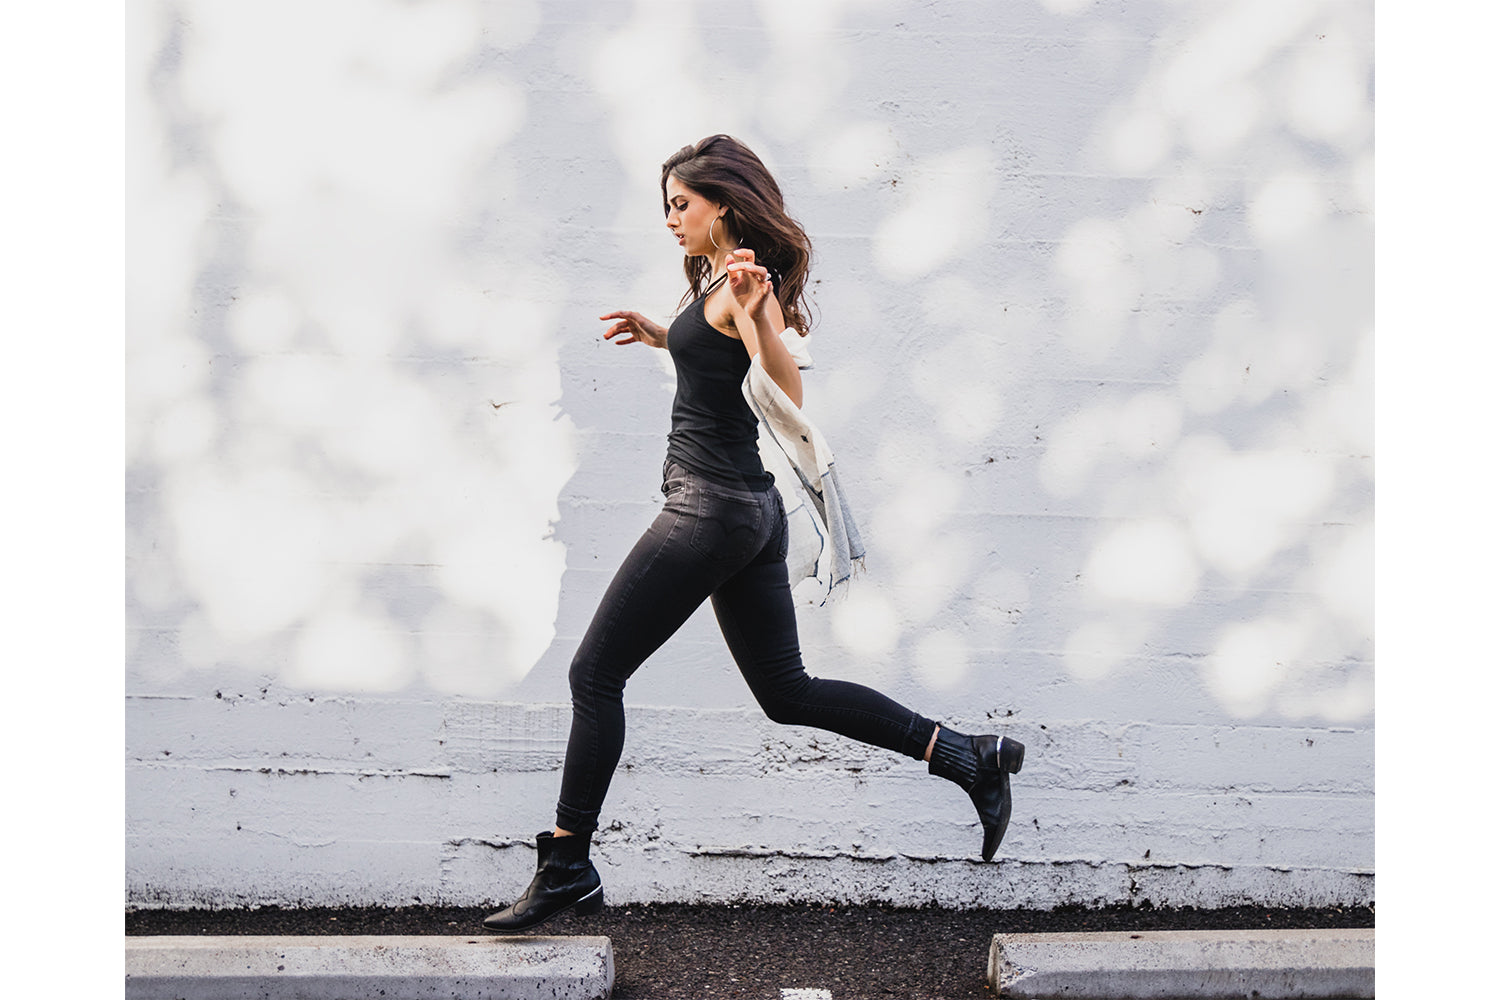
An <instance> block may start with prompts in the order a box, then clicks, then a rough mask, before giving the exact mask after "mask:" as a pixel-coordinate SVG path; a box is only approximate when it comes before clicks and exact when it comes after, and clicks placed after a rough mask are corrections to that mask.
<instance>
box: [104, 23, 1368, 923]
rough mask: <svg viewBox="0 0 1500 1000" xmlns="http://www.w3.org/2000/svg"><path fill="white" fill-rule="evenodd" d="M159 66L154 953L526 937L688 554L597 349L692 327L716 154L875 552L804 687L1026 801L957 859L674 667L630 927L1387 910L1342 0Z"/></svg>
mask: <svg viewBox="0 0 1500 1000" xmlns="http://www.w3.org/2000/svg"><path fill="white" fill-rule="evenodd" d="M130 21H131V23H130V38H129V50H130V69H131V86H130V88H129V99H130V101H131V105H130V118H129V125H130V140H131V142H130V168H131V169H130V185H131V186H130V191H131V197H130V209H131V213H130V217H129V228H130V240H131V258H130V259H131V269H130V275H129V284H130V312H129V331H128V344H127V380H128V403H129V415H128V426H127V437H128V448H129V463H130V464H129V469H128V476H127V484H126V485H127V517H128V550H127V581H128V586H129V593H128V601H129V606H128V608H129V610H128V614H129V617H128V624H129V641H128V663H127V704H126V712H127V716H126V718H127V748H126V750H127V754H126V779H127V824H126V835H127V891H126V894H127V903H129V904H131V905H138V906H169V907H177V906H190V905H243V904H254V903H282V904H290V903H310V904H333V903H353V904H402V903H408V902H412V901H416V900H421V901H424V902H452V903H461V904H465V905H471V904H472V905H476V906H477V905H480V904H483V903H489V902H500V901H502V900H504V899H506V898H507V897H508V896H509V895H511V894H513V893H514V891H515V890H516V889H517V888H518V887H519V886H520V885H521V884H523V883H524V881H525V879H526V877H527V873H528V871H529V869H530V868H531V867H532V865H533V864H534V853H533V851H532V849H531V847H530V845H529V841H530V838H531V837H532V836H533V835H534V834H535V832H536V831H538V830H542V829H545V828H547V827H549V826H550V825H551V822H552V809H553V805H554V803H555V798H556V793H557V782H558V769H559V767H560V764H561V754H562V749H563V745H564V741H565V738H566V733H567V726H568V713H567V709H566V707H565V704H564V703H565V702H566V698H567V689H566V672H567V666H568V661H569V659H570V658H571V656H572V652H573V649H574V647H575V645H576V642H577V640H578V637H579V635H580V634H581V633H582V631H583V630H584V628H585V627H586V625H587V622H588V619H589V616H590V615H591V614H592V612H593V609H594V606H595V604H596V602H597V601H598V598H599V596H600V594H601V593H602V591H603V589H604V587H605V586H606V585H607V583H608V580H609V577H610V574H611V573H612V572H613V570H614V568H615V566H616V565H617V564H618V562H619V561H620V559H621V558H622V557H623V555H624V553H625V552H626V550H627V549H628V548H629V546H630V545H631V544H632V542H633V541H634V539H635V537H636V536H637V535H638V534H639V532H640V531H641V530H642V529H643V528H644V527H645V525H646V524H647V523H649V521H650V519H651V517H652V516H653V515H654V513H655V511H656V510H657V508H658V505H659V503H660V495H659V492H658V490H657V485H658V479H659V475H658V471H659V468H660V464H661V457H662V453H663V450H664V446H665V441H664V438H665V433H666V429H667V417H668V405H669V402H670V396H671V376H670V372H669V371H668V370H667V369H666V368H664V367H663V364H662V362H663V361H664V358H663V356H662V355H660V354H657V353H656V352H650V351H647V350H644V349H639V348H638V349H620V348H617V347H616V346H614V345H611V344H607V343H604V342H603V341H602V340H600V339H599V330H600V327H601V326H602V324H600V323H599V322H598V321H597V319H596V317H597V316H598V315H599V313H601V312H604V311H606V310H609V309H614V308H621V307H628V308H638V309H641V310H642V311H645V312H647V313H648V314H651V315H654V316H656V317H658V318H660V319H665V318H667V317H668V315H669V314H670V312H671V310H672V308H673V307H674V305H675V303H676V301H677V298H678V296H679V294H680V292H681V279H680V271H679V270H678V268H679V264H678V258H677V256H676V250H675V248H674V247H673V246H672V245H671V244H670V243H668V242H667V241H666V234H665V230H664V229H663V228H662V227H661V221H660V216H659V214H658V212H659V196H658V193H657V191H656V173H657V169H658V165H659V164H660V162H661V160H662V159H664V158H665V157H666V156H667V155H669V154H670V153H671V152H672V151H674V150H675V149H676V148H677V147H679V146H681V145H683V144H685V143H687V142H690V141H693V140H695V139H697V138H700V137H701V136H703V135H706V134H709V133H711V132H714V131H727V132H731V133H733V134H737V135H740V136H741V137H743V138H745V139H746V140H747V141H749V142H750V143H751V144H752V145H753V146H754V147H755V148H756V149H757V150H758V151H760V152H761V154H762V155H763V156H764V157H765V158H766V159H767V161H768V162H769V163H770V164H771V166H772V168H773V170H775V172H776V173H777V175H778V177H779V178H780V180H781V182H782V185H783V187H784V189H785V191H786V194H787V197H788V200H789V203H790V205H791V208H792V210H793V212H794V213H795V214H796V215H797V216H798V217H799V218H800V219H801V221H802V222H803V223H804V225H805V226H806V228H807V229H808V231H809V233H810V235H811V236H812V239H813V242H814V250H815V254H816V258H815V271H814V277H815V278H816V279H819V282H820V283H819V284H818V285H817V286H816V288H815V298H816V304H817V310H818V313H819V316H820V319H821V323H820V326H819V327H818V328H817V330H816V332H815V334H814V340H813V351H814V354H815V357H816V359H817V361H818V368H817V369H816V370H815V371H814V372H812V373H810V374H809V377H808V380H807V385H808V397H809V403H808V407H809V410H810V411H811V412H812V413H813V415H814V417H815V419H816V420H817V421H818V422H819V424H820V426H821V427H823V429H824V430H825V432H826V433H827V434H828V436H829V437H830V439H831V440H832V441H833V442H834V443H835V446H836V448H837V450H838V453H839V457H840V463H841V466H842V467H843V472H844V475H845V477H846V479H847V483H848V487H849V490H850V493H851V495H852V496H853V498H854V502H855V505H856V510H857V512H858V513H859V515H860V523H861V527H862V529H863V532H864V534H865V536H866V541H867V543H868V545H869V550H870V551H869V558H868V572H867V573H866V574H865V576H863V577H862V578H860V579H859V580H858V581H857V582H856V585H855V587H854V588H853V589H852V591H851V592H850V594H849V596H848V598H847V600H844V601H842V602H839V603H836V604H830V605H829V606H827V607H823V608H819V607H816V606H814V605H812V604H811V603H809V604H808V605H807V606H806V607H805V608H804V609H803V611H802V613H801V616H800V625H801V630H802V638H803V645H804V652H805V657H806V660H807V662H808V664H809V667H810V669H811V670H812V671H813V672H814V673H816V674H820V675H824V676H836V677H845V678H849V679H855V680H864V681H867V682H870V683H873V684H875V685H876V686H877V687H879V688H881V689H882V690H884V691H886V692H887V693H889V694H891V695H892V696H894V697H896V698H898V699H899V700H902V701H904V702H907V703H909V704H911V705H912V706H913V707H914V708H917V709H918V710H919V711H922V712H924V713H925V714H928V715H931V716H934V717H938V718H942V719H945V720H949V721H951V722H952V723H953V724H954V725H956V726H957V727H959V728H961V729H962V728H966V727H968V728H971V729H974V730H989V731H1004V732H1006V733H1008V734H1010V735H1013V736H1015V737H1018V738H1020V739H1022V740H1023V741H1025V742H1026V744H1027V746H1028V755H1027V763H1026V768H1025V770H1024V771H1023V772H1022V774H1021V775H1020V776H1019V777H1018V778H1017V780H1016V806H1015V810H1016V811H1015V817H1014V819H1013V823H1012V828H1011V833H1010V834H1009V835H1008V836H1007V838H1006V841H1005V845H1004V849H1003V852H1002V854H1003V860H1002V861H1000V862H998V863H996V864H992V865H983V864H980V863H977V861H976V860H975V854H976V852H975V848H976V846H977V843H978V832H977V828H976V825H975V823H974V820H973V817H972V810H971V807H970V806H969V805H968V803H967V800H966V799H965V798H964V796H962V794H961V793H959V792H958V791H957V790H956V789H955V788H953V787H952V786H950V785H947V784H946V783H943V782H939V781H937V780H936V779H932V778H930V777H928V776H927V775H925V773H924V769H923V768H921V767H919V766H917V765H914V764H912V763H911V762H909V761H906V760H904V759H902V758H898V757H895V756H893V755H890V754H887V753H885V752H883V751H878V750H872V749H869V748H866V747H863V746H858V745H854V744H851V743H849V742H848V741H843V740H840V739H838V738H836V737H831V736H827V735H824V734H820V733H814V732H811V731H807V730H794V729H786V728H780V727H777V726H774V725H772V724H771V723H769V722H767V721H766V720H765V719H764V718H763V717H761V715H760V714H759V712H758V710H757V709H756V708H755V706H754V704H753V701H752V700H751V699H750V697H749V695H748V693H747V691H746V690H745V688H744V685H743V683H742V682H741V681H740V679H739V677H738V675H737V673H736V672H735V670H734V668H733V665H732V663H731V662H730V660H729V658H728V655H727V653H726V652H725V651H724V648H723V644H722V641H721V640H720V639H719V637H718V634H717V629H716V627H715V625H714V623H713V621H712V616H711V615H710V614H708V613H707V612H706V611H704V612H700V614H699V615H697V616H695V617H694V619H693V620H692V621H690V622H689V624H688V626H687V627H686V628H685V629H684V630H683V631H682V632H681V633H680V634H679V635H678V636H677V637H676V638H674V640H673V641H672V642H671V643H669V644H668V646H667V647H666V648H664V649H663V650H662V651H661V652H660V653H658V654H657V655H656V656H655V657H653V658H652V660H651V661H650V662H649V663H648V664H647V665H646V666H645V668H643V670H642V671H641V672H640V673H639V674H638V675H637V677H636V678H635V679H633V680H632V682H631V685H630V687H629V688H628V689H627V703H628V706H629V713H630V714H629V720H630V721H629V725H630V734H629V737H628V742H627V746H626V754H625V759H624V761H623V762H622V765H621V770H620V772H619V774H618V775H617V778H616V781H615V784H614V787H613V789H612V791H611V795H610V799H609V801H608V803H607V805H606V811H605V816H604V823H605V829H604V830H603V831H602V832H601V834H600V835H599V838H598V850H597V855H598V860H599V863H600V866H601V868H602V869H603V870H604V875H605V879H606V882H607V883H608V884H609V890H608V891H609V893H610V895H611V898H612V899H615V900H619V901H625V900H668V899H685V900H714V899H737V900H761V899H767V900H802V899H824V898H827V899H835V900H840V901H851V902H853V901H870V900H879V901H885V902H892V903H903V904H908V903H910V904H916V903H926V902H939V903H943V904H945V905H976V904H983V905H1005V906H1022V905H1024V906H1051V905H1056V904H1060V903H1086V904H1097V903H1110V902H1121V901H1127V900H1135V901H1145V900H1150V901H1152V902H1154V903H1156V904H1158V905H1223V904H1231V903H1245V902H1254V903H1263V904H1266V905H1321V904H1345V903H1365V902H1370V901H1373V898H1374V847H1373V841H1374V789H1373V759H1374V751H1373V728H1372V727H1373V710H1372V709H1373V668H1372V661H1373V647H1372V642H1371V634H1372V632H1373V625H1372V621H1371V617H1372V610H1371V586H1372V585H1371V576H1370V568H1371V567H1370V563H1371V551H1370V550H1371V529H1370V525H1371V519H1372V507H1373V502H1372V468H1371V440H1370V439H1371V413H1370V395H1371V367H1370V366H1371V348H1370V344H1371V325H1372V298H1373V293H1372V245H1373V239H1372V218H1371V212H1372V194H1371V174H1372V166H1371V164H1372V160H1371V148H1372V113H1371V111H1372V109H1371V83H1370V72H1371V70H1370V61H1371V36H1372V30H1373V29H1372V12H1371V8H1370V5H1369V4H1368V3H1367V2H1345V0H1322V2H1314V0H1297V2H1290V0H1288V2H1267V0H1255V2H1252V0H1230V2H1221V0H1213V2H1209V0H1202V2H1170V3H1168V2H1160V3H1154V2H1142V3H1132V4H1128V5H1125V4H1098V3H1093V4H1090V3H1084V2H1080V0H1044V2H1021V3H1014V4H989V3H979V2H972V3H970V2H954V3H945V4H928V3H918V2H908V0H884V2H882V0H871V2H852V0H850V2H836V0H803V2H799V3H797V4H791V5H789V4H785V3H779V2H764V3H759V4H754V5H733V6H721V5H704V4H696V3H686V2H657V3H651V2H638V3H637V2H618V3H616V2H604V0H592V2H585V0H578V2H547V3H525V2H495V3H479V2H473V0H465V2H460V0H427V2H424V3H418V4H404V3H394V2H386V0H380V2H369V3H361V4H357V5H349V6H341V5H337V4H329V5H317V6H316V7H315V8H309V7H307V5H304V4H294V3H291V2H289V0H283V2H268V3H258V4H235V3H229V2H214V3H201V4H192V5H178V4H172V3H167V2H151V3H142V4H136V5H132V8H131V11H130ZM354 28H358V30H353V29H354ZM698 67H707V68H706V69H703V70H699V69H698Z"/></svg>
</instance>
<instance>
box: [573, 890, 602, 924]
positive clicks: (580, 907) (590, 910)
mask: <svg viewBox="0 0 1500 1000" xmlns="http://www.w3.org/2000/svg"><path fill="white" fill-rule="evenodd" d="M602 909H604V886H602V885H601V886H600V887H599V888H597V889H595V890H594V891H593V892H591V893H589V894H588V895H587V896H584V897H583V898H582V899H580V900H579V901H578V902H577V903H574V904H573V912H574V913H576V914H578V915H579V916H580V917H591V916H593V915H594V914H596V913H598V912H599V911H600V910H602Z"/></svg>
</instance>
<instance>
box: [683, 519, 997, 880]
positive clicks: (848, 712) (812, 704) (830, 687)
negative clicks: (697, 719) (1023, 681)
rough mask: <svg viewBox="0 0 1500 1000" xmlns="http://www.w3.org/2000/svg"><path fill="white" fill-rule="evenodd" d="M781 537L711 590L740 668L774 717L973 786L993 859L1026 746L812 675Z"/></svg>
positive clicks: (985, 846)
mask: <svg viewBox="0 0 1500 1000" xmlns="http://www.w3.org/2000/svg"><path fill="white" fill-rule="evenodd" d="M785 555H786V552H785V548H784V543H783V542H782V541H781V539H779V538H773V539H772V542H771V543H769V544H768V546H767V549H766V551H764V552H762V553H761V554H760V556H758V557H757V558H756V559H755V560H754V561H752V562H751V563H750V565H748V566H746V567H745V569H743V570H741V571H740V572H738V573H736V574H734V575H733V576H732V577H730V578H729V579H728V580H726V581H725V582H724V583H723V584H722V585H720V587H719V588H718V589H717V590H715V591H714V594H713V606H714V613H715V614H716V615H717V616H718V619H719V627H720V628H721V629H722V630H723V633H724V639H725V641H726V642H728V644H729V649H730V652H731V653H733V654H734V658H735V662H736V663H738V664H739V668H740V672H741V673H742V674H744V676H745V680H746V681H747V682H748V683H749V685H750V690H751V692H752V693H754V695H755V698H756V700H757V701H758V702H760V705H761V707H762V708H764V709H765V712H766V715H767V716H769V717H770V718H771V719H772V720H773V721H775V722H781V723H788V724H792V725H802V726H814V727H817V728H819V729H826V730H829V731H831V732H835V733H839V734H841V735H844V736H848V737H851V738H852V739H856V740H860V741H861V742H864V743H870V744H873V745H875V746H881V747H885V748H886V749H888V750H894V751H896V752H898V753H904V754H906V755H907V756H908V757H912V758H914V759H916V760H926V761H928V762H929V766H928V771H929V772H930V773H932V774H936V775H939V776H941V777H944V778H947V779H949V780H950V781H952V782H954V783H955V784H957V785H958V786H959V787H961V788H962V789H963V790H964V791H965V792H967V793H968V794H969V798H970V801H972V802H973V804H974V807H975V809H976V810H977V811H978V813H979V820H980V824H981V826H982V827H983V829H984V839H983V842H982V844H981V851H980V853H981V855H982V856H983V858H984V860H986V861H988V860H990V859H991V858H992V857H993V856H994V853H995V850H996V849H997V848H998V847H999V844H1000V840H1001V838H1002V837H1003V836H1004V835H1005V829H1006V827H1007V825H1009V822H1010V775H1011V774H1014V773H1015V772H1017V771H1019V770H1020V769H1021V761H1022V759H1023V758H1024V756H1025V753H1026V748H1025V747H1024V746H1022V745H1021V744H1020V743H1018V742H1016V741H1015V740H1012V739H1009V738H1005V739H1001V738H999V737H996V736H966V735H964V734H962V733H958V732H956V731H954V730H951V729H949V728H947V727H940V726H938V725H937V724H936V723H935V722H933V721H932V720H931V719H927V718H925V717H923V716H921V715H918V714H917V713H916V712H913V711H911V710H910V709H908V708H906V707H905V706H903V705H901V704H899V703H897V702H895V701H893V700H891V699H890V698H888V697H886V696H885V695H883V694H881V693H880V692H878V691H875V690H873V689H871V688H868V687H865V686H864V685H862V684H854V683H851V682H848V681H838V680H823V679H820V678H816V677H811V676H809V675H808V673H807V671H806V670H805V669H804V668H803V665H802V653H801V650H800V648H799V645H798V642H797V619H796V611H795V608H794V606H793V603H792V596H791V586H790V581H789V580H788V578H787V569H786V562H785Z"/></svg>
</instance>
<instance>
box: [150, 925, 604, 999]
mask: <svg viewBox="0 0 1500 1000" xmlns="http://www.w3.org/2000/svg"><path fill="white" fill-rule="evenodd" d="M614 982H615V962H614V949H613V947H612V945H611V944H610V940H609V938H607V937H503V936H499V935H443V936H422V935H412V936H396V935H368V936H354V935H350V936H335V935H329V936H318V935H309V936H295V937H292V936H288V937H270V936H252V935H243V936H241V935H223V936H201V937H200V936H173V937H127V938H126V939H125V996H126V1000H157V998H166V997H180V998H186V1000H251V998H254V1000H283V998H285V1000H292V998H297V1000H339V998H347V997H350V996H381V997H384V998H386V1000H403V998H418V997H422V998H428V997H433V998H436V997H457V996H463V997H466V998H472V1000H605V998H607V997H609V995H610V994H611V992H612V991H613V990H614Z"/></svg>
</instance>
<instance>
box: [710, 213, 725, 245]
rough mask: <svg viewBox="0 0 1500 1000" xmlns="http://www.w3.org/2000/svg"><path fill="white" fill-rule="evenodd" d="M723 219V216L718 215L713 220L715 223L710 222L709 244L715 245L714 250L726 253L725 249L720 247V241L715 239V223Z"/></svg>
mask: <svg viewBox="0 0 1500 1000" xmlns="http://www.w3.org/2000/svg"><path fill="white" fill-rule="evenodd" d="M722 218H723V216H722V215H716V216H714V218H713V222H710V223H709V224H708V242H710V243H712V244H713V245H714V249H715V250H717V251H719V252H720V253H723V252H724V248H723V247H721V246H719V241H718V240H716V239H714V222H718V221H719V220H720V219H722Z"/></svg>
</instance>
